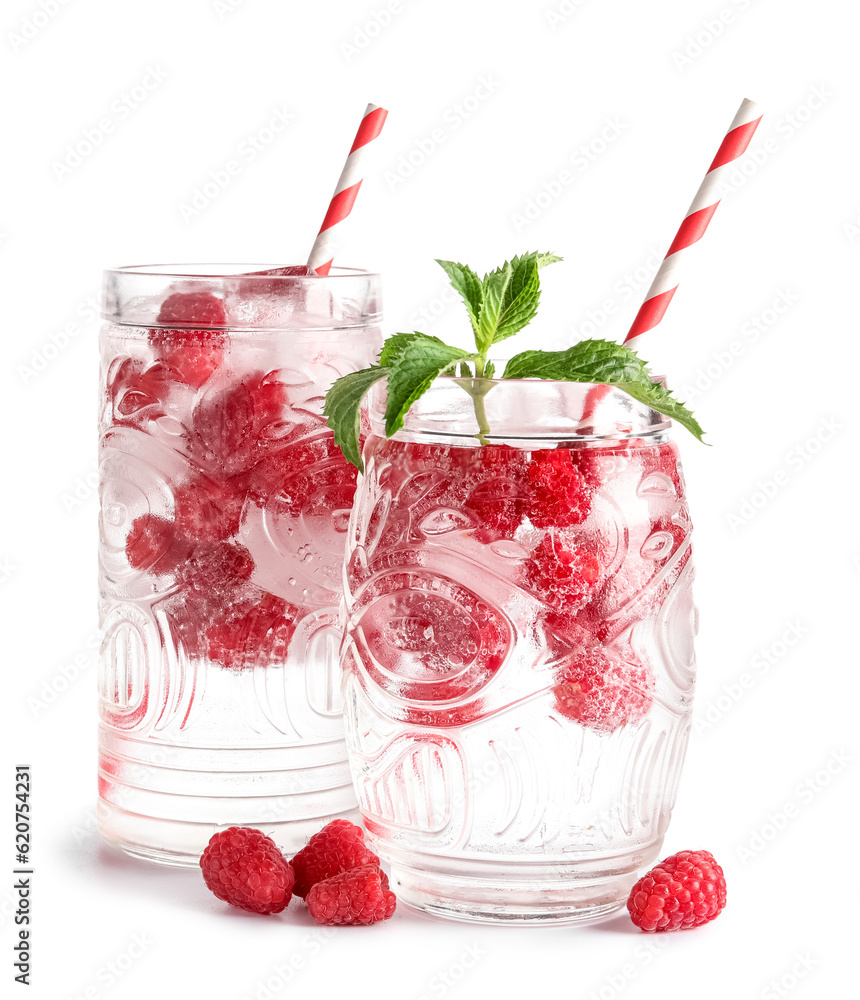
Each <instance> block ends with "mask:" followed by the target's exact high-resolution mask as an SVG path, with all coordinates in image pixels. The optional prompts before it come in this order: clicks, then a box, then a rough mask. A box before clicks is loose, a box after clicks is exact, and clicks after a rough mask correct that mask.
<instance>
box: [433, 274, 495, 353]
mask: <svg viewBox="0 0 860 1000" xmlns="http://www.w3.org/2000/svg"><path fill="white" fill-rule="evenodd" d="M436 263H437V264H438V265H439V266H440V267H441V268H442V269H443V270H444V272H445V273H446V274H447V275H448V277H449V278H450V279H451V284H452V285H453V286H454V288H455V289H456V290H457V291H458V292H459V293H460V296H461V297H462V299H463V301H464V302H465V303H466V310H467V311H468V313H469V319H470V320H471V323H472V329H473V330H474V331H475V336H477V335H478V321H479V317H480V315H481V307H482V306H483V304H484V291H483V288H482V286H481V279H480V278H479V277H478V275H477V274H475V272H474V271H473V270H472V269H471V268H470V267H466V265H465V264H457V263H456V262H455V261H453V260H436Z"/></svg>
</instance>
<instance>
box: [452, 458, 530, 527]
mask: <svg viewBox="0 0 860 1000" xmlns="http://www.w3.org/2000/svg"><path fill="white" fill-rule="evenodd" d="M460 451H461V452H462V453H463V455H462V457H464V458H465V459H466V463H467V466H466V469H467V470H468V469H469V466H475V465H477V469H473V470H472V471H476V472H477V473H478V475H479V476H480V477H481V481H480V482H479V483H478V485H477V486H476V487H475V489H473V490H472V492H471V493H470V494H469V496H468V498H467V499H466V501H465V507H466V508H467V509H468V510H470V511H473V512H474V513H475V514H476V515H477V516H478V518H479V519H480V527H481V528H487V529H489V530H490V531H496V532H499V533H500V534H502V535H504V536H505V537H507V538H511V537H513V535H514V534H515V533H516V530H517V528H519V526H520V525H521V524H522V522H523V518H524V517H525V516H526V514H528V512H529V511H528V495H529V487H528V483H527V481H526V479H525V476H524V475H523V472H524V468H525V463H524V461H523V453H522V451H519V450H518V449H517V448H511V447H509V446H508V445H487V446H486V447H484V448H478V449H460Z"/></svg>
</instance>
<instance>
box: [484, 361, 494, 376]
mask: <svg viewBox="0 0 860 1000" xmlns="http://www.w3.org/2000/svg"><path fill="white" fill-rule="evenodd" d="M495 374H496V366H495V365H494V364H493V362H492V361H488V362H487V363H486V365H484V378H492V377H493V376H494V375H495Z"/></svg>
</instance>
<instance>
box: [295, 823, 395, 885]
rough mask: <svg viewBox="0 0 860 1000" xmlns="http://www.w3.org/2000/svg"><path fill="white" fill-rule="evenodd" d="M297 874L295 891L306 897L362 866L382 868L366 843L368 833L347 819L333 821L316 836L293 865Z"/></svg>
mask: <svg viewBox="0 0 860 1000" xmlns="http://www.w3.org/2000/svg"><path fill="white" fill-rule="evenodd" d="M290 864H291V865H292V866H293V871H294V872H295V874H296V884H295V887H294V889H293V891H294V892H295V894H296V895H297V896H306V895H307V894H308V892H309V891H310V889H311V886H313V885H315V884H316V883H317V882H322V881H324V880H325V879H330V878H332V877H333V876H335V875H340V874H341V872H345V871H348V870H349V869H350V868H357V867H359V865H376V866H378V865H379V858H378V857H377V856H376V855H375V854H374V853H373V851H371V849H370V848H369V847H368V846H367V845H366V844H365V842H364V831H363V830H362V829H361V827H360V826H356V825H355V824H354V823H350V822H349V820H346V819H333V820H332V821H331V823H327V824H326V825H325V826H324V827H323V828H322V830H320V831H319V833H315V834H314V835H313V837H311V839H310V840H309V841H308V842H307V844H306V845H305V846H304V847H303V848H302V849H301V850H300V851H299V853H298V854H297V855H296V856H295V857H294V858H293V860H292V861H291V862H290Z"/></svg>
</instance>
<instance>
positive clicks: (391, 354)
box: [379, 331, 424, 368]
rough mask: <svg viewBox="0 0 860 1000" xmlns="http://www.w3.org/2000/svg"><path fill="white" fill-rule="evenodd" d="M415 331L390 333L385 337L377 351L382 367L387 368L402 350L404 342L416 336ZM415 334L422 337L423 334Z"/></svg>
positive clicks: (406, 342)
mask: <svg viewBox="0 0 860 1000" xmlns="http://www.w3.org/2000/svg"><path fill="white" fill-rule="evenodd" d="M416 333H417V331H416ZM416 333H392V334H391V336H390V337H386V339H385V343H384V344H383V345H382V350H381V351H380V352H379V363H380V364H381V365H382V366H383V368H387V367H388V366H389V365H391V364H392V363H393V362H394V361H395V360H396V359H397V356H398V355H399V354H400V353H401V352H402V350H403V349H404V347H405V346H406V344H408V343H409V341H410V339H411V338H412V337H414V336H416ZM417 336H419V337H423V336H424V334H423V333H418V334H417Z"/></svg>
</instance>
